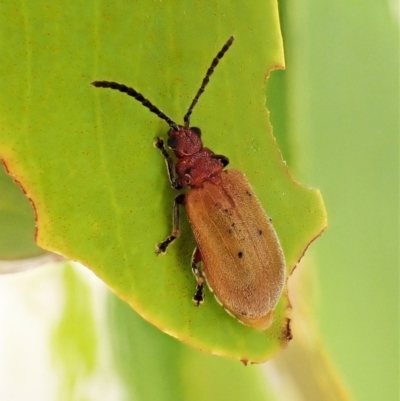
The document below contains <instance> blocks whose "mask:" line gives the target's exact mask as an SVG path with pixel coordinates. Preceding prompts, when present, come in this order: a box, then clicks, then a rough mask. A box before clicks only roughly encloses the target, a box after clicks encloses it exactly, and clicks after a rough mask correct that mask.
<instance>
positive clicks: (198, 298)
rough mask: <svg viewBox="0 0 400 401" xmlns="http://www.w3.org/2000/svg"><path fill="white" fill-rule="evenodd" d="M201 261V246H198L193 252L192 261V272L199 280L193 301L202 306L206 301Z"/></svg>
mask: <svg viewBox="0 0 400 401" xmlns="http://www.w3.org/2000/svg"><path fill="white" fill-rule="evenodd" d="M200 262H201V253H200V250H199V248H196V249H195V250H194V252H193V256H192V263H191V266H192V272H193V274H194V275H195V277H196V280H197V286H196V292H195V294H194V296H193V302H194V303H195V305H196V306H200V305H201V304H202V303H203V302H204V282H205V277H204V275H203V272H202V271H201V270H200V269H199V264H200Z"/></svg>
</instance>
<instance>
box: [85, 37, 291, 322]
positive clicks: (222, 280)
mask: <svg viewBox="0 0 400 401" xmlns="http://www.w3.org/2000/svg"><path fill="white" fill-rule="evenodd" d="M233 41H234V37H233V36H231V37H230V38H229V39H228V41H227V42H226V43H225V45H224V46H223V47H222V49H221V50H220V51H219V52H218V54H217V55H216V57H215V58H214V59H213V61H212V63H211V65H210V67H209V69H208V70H207V73H206V75H205V77H204V79H203V81H202V84H201V86H200V88H199V90H198V92H197V94H196V96H195V97H194V99H193V101H192V103H191V105H190V106H189V109H188V111H187V112H186V114H185V116H184V119H183V121H184V125H178V124H177V123H175V122H174V121H173V120H172V119H171V118H169V117H168V116H167V115H166V114H164V113H163V112H162V111H161V110H160V109H158V108H157V107H156V106H154V105H153V104H152V103H151V102H150V101H149V100H148V99H146V98H145V97H144V96H143V95H142V94H140V93H139V92H137V91H136V90H135V89H133V88H130V87H127V86H125V85H122V84H119V83H116V82H109V81H94V82H92V85H94V86H95V87H98V88H110V89H115V90H118V91H121V92H124V93H126V94H127V95H129V96H132V97H133V98H135V99H136V100H138V101H139V102H140V103H142V104H143V105H144V106H145V107H146V108H148V109H149V110H150V111H151V112H152V113H154V114H156V115H157V116H158V117H159V118H161V119H163V120H164V121H166V122H167V123H168V125H169V126H170V129H169V131H168V140H167V145H168V147H169V148H170V149H172V151H173V152H174V154H175V157H176V159H177V160H176V162H174V160H173V159H172V157H171V156H170V154H169V153H168V151H167V149H166V148H165V145H164V141H163V139H162V138H159V137H158V138H157V139H156V141H155V143H154V145H155V147H156V148H157V149H159V150H160V152H161V154H162V156H163V157H164V159H165V161H166V164H167V170H168V176H169V180H170V182H171V185H172V187H173V188H174V189H177V190H180V189H182V188H184V187H189V191H187V193H185V194H179V195H178V196H176V197H175V200H174V204H173V229H172V232H171V235H170V236H169V237H168V238H166V239H165V240H164V241H162V242H160V243H159V244H157V254H158V255H160V254H163V253H165V252H166V250H167V248H168V246H169V245H170V244H171V243H172V242H173V241H174V240H175V239H176V238H178V237H179V236H180V228H179V226H180V224H179V221H180V213H179V207H180V206H181V205H182V206H184V207H185V209H186V212H187V216H188V220H189V222H190V225H191V228H192V230H193V234H194V237H195V239H196V243H197V247H196V249H195V251H194V252H193V256H192V262H191V267H192V271H193V273H194V275H195V277H196V280H197V287H196V292H195V295H194V297H193V301H194V302H195V304H196V305H197V306H199V305H200V304H201V303H202V302H203V301H204V294H203V287H204V283H205V282H207V284H208V286H209V288H210V289H211V291H212V292H214V295H215V297H216V298H217V300H218V302H219V303H220V304H221V305H222V306H223V307H224V308H225V309H226V310H227V311H228V312H229V313H230V314H231V315H233V316H235V317H236V318H237V319H238V320H239V321H240V322H242V323H244V324H246V325H248V326H251V327H253V328H256V329H260V330H263V329H266V328H268V327H269V326H270V325H271V323H272V321H273V312H274V309H275V306H276V304H277V302H278V300H279V298H280V295H281V293H282V290H283V287H284V283H285V259H284V255H283V252H282V248H281V245H280V243H279V239H278V237H277V235H276V232H275V230H274V228H273V226H272V224H271V221H270V219H269V218H268V216H267V215H266V213H265V211H264V209H263V207H262V205H261V203H260V202H259V200H258V199H257V197H256V195H255V193H254V191H253V189H252V187H251V185H250V183H249V182H248V180H247V178H246V176H245V175H244V174H243V173H242V172H240V171H238V170H234V169H230V170H224V168H225V167H226V166H227V165H228V163H229V159H228V158H227V157H225V156H223V155H219V154H215V153H214V152H212V151H211V150H210V149H208V148H206V147H204V146H203V142H202V139H201V130H200V129H199V128H197V127H190V116H191V114H192V111H193V108H194V106H195V105H196V104H197V102H198V100H199V98H200V96H201V95H202V93H203V92H204V90H205V88H206V86H207V84H208V82H209V80H210V77H211V75H212V73H213V72H214V69H215V67H216V66H217V65H218V63H219V62H220V60H221V59H222V57H223V56H224V55H225V53H226V52H227V51H228V49H229V48H230V46H231V45H232V43H233Z"/></svg>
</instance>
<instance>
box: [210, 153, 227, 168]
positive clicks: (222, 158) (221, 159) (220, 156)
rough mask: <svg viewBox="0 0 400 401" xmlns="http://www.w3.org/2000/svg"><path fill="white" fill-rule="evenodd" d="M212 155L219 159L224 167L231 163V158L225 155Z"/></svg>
mask: <svg viewBox="0 0 400 401" xmlns="http://www.w3.org/2000/svg"><path fill="white" fill-rule="evenodd" d="M211 157H212V158H213V159H217V160H219V161H220V162H221V163H222V165H223V166H224V167H226V166H227V165H228V164H229V159H228V158H227V157H226V156H223V155H212V156H211Z"/></svg>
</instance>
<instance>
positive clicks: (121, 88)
mask: <svg viewBox="0 0 400 401" xmlns="http://www.w3.org/2000/svg"><path fill="white" fill-rule="evenodd" d="M91 85H93V86H95V87H96V88H110V89H116V90H119V91H120V92H123V93H126V94H127V95H129V96H132V97H134V98H135V99H136V100H137V101H139V102H140V103H142V105H143V106H144V107H147V108H148V109H149V110H150V111H151V112H152V113H154V114H155V115H156V116H158V117H160V118H161V119H163V120H164V121H166V122H167V123H168V125H169V126H170V127H171V128H173V129H174V130H175V131H179V126H178V124H177V123H176V122H174V121H172V120H171V119H170V118H169V117H168V116H167V115H166V114H165V113H163V112H162V111H161V110H160V109H159V108H157V107H156V106H154V104H153V103H151V102H150V100H147V99H146V98H145V97H144V96H143V95H142V94H141V93H139V92H136V91H135V89H133V88H128V87H127V86H125V85H122V84H118V83H117V82H109V81H94V82H92V83H91Z"/></svg>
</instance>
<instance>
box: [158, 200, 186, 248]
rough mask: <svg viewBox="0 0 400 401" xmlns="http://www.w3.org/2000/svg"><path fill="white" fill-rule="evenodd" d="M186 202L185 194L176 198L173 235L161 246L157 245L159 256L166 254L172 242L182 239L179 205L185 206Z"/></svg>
mask: <svg viewBox="0 0 400 401" xmlns="http://www.w3.org/2000/svg"><path fill="white" fill-rule="evenodd" d="M184 201H185V194H180V195H178V196H176V197H175V199H174V205H173V210H172V233H171V235H170V236H169V237H168V238H166V239H165V240H164V241H163V242H160V243H159V244H157V246H156V248H157V251H156V254H157V255H160V254H162V253H165V252H166V251H167V248H168V246H169V245H170V244H171V242H173V241H175V239H176V238H178V237H180V235H181V230H180V228H179V226H180V224H179V223H180V215H179V205H183V203H184Z"/></svg>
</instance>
